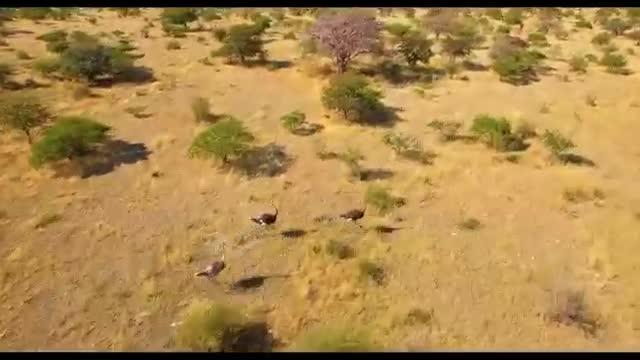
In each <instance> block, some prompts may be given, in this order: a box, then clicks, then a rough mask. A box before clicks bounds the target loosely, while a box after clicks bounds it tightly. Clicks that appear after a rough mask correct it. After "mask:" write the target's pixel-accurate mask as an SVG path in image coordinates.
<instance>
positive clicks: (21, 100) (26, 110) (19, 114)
mask: <svg viewBox="0 0 640 360" xmlns="http://www.w3.org/2000/svg"><path fill="white" fill-rule="evenodd" d="M52 117H53V116H52V115H51V114H50V112H49V111H48V109H47V107H46V106H44V105H43V104H41V103H40V102H39V101H38V100H37V99H35V98H32V97H27V96H23V95H15V96H10V97H6V98H3V99H2V101H1V102H0V125H2V126H3V127H5V128H10V129H16V130H19V131H22V132H23V133H24V134H25V135H26V136H27V139H28V141H29V143H30V144H32V145H31V164H32V165H33V166H34V167H35V168H39V167H41V166H42V165H44V164H46V163H52V162H57V161H60V160H64V159H68V160H73V159H75V158H77V157H82V156H84V155H87V154H90V153H91V152H93V151H94V150H95V149H96V147H98V146H99V145H100V144H102V143H104V142H105V141H106V140H107V139H108V132H109V130H110V128H109V127H108V126H106V125H104V124H101V123H99V122H97V121H95V120H93V119H91V118H88V117H84V116H63V117H59V118H57V119H56V121H55V122H54V123H53V125H51V126H50V127H48V128H46V129H45V130H44V131H43V132H42V134H41V136H40V138H39V139H38V140H37V141H35V142H34V141H33V131H34V130H35V129H38V128H40V127H41V126H42V125H44V124H45V123H47V122H48V121H49V120H50V119H51V118H52Z"/></svg>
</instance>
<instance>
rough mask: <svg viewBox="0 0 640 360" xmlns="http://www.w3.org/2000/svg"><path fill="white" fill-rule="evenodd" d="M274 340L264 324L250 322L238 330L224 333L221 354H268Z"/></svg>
mask: <svg viewBox="0 0 640 360" xmlns="http://www.w3.org/2000/svg"><path fill="white" fill-rule="evenodd" d="M273 345H274V339H273V336H272V335H271V331H269V326H268V325H267V323H265V322H250V323H248V324H245V325H243V326H242V327H240V328H238V329H234V330H231V331H226V332H225V333H224V334H223V336H222V340H221V344H220V351H221V352H270V351H271V350H272V348H273Z"/></svg>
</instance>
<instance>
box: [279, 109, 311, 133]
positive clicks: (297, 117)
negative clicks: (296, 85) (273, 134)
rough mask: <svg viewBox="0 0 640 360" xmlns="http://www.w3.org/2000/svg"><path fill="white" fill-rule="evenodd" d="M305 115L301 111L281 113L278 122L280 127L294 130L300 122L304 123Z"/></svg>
mask: <svg viewBox="0 0 640 360" xmlns="http://www.w3.org/2000/svg"><path fill="white" fill-rule="evenodd" d="M306 117H307V116H306V115H305V114H304V113H303V112H301V111H292V112H290V113H288V114H285V115H283V116H282V117H281V118H280V123H281V124H282V127H284V128H285V129H287V130H289V131H290V132H294V131H296V130H297V129H298V128H299V127H300V126H301V125H302V124H304V122H305V119H306Z"/></svg>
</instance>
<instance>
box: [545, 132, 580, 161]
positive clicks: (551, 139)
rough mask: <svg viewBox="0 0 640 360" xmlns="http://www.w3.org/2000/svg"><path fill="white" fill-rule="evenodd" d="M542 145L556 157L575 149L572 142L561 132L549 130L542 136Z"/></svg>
mask: <svg viewBox="0 0 640 360" xmlns="http://www.w3.org/2000/svg"><path fill="white" fill-rule="evenodd" d="M542 143H543V144H544V146H546V147H547V148H548V149H549V150H550V151H551V153H552V154H553V155H555V156H556V157H557V156H559V155H560V154H562V153H563V152H565V151H566V150H568V149H571V148H573V147H575V145H574V144H573V142H571V140H569V139H567V138H566V137H564V136H563V135H562V134H560V133H559V132H557V131H549V130H545V132H544V134H543V135H542Z"/></svg>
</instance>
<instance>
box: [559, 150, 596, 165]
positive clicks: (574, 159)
mask: <svg viewBox="0 0 640 360" xmlns="http://www.w3.org/2000/svg"><path fill="white" fill-rule="evenodd" d="M558 160H560V161H561V162H562V163H564V164H571V165H577V166H588V167H595V166H596V163H595V162H593V161H592V160H591V159H589V158H587V157H584V156H582V155H578V154H572V153H566V154H559V155H558Z"/></svg>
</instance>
